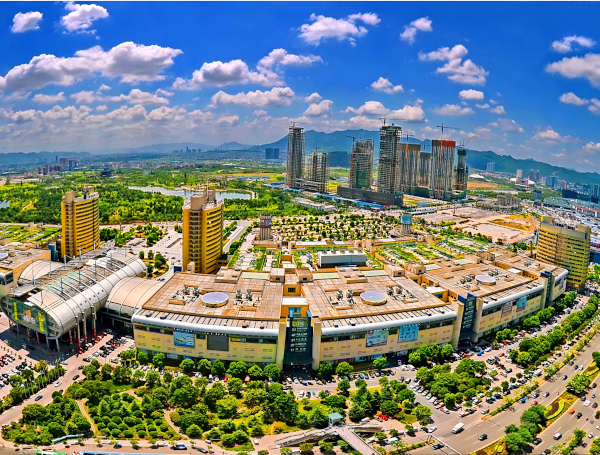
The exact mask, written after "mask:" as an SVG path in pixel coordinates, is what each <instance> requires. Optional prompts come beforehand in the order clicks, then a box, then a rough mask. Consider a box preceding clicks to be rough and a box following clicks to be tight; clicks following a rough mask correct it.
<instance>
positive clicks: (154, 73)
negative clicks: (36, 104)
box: [0, 42, 181, 91]
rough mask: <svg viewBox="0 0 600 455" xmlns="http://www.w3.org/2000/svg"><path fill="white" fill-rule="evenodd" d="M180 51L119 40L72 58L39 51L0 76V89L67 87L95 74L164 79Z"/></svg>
mask: <svg viewBox="0 0 600 455" xmlns="http://www.w3.org/2000/svg"><path fill="white" fill-rule="evenodd" d="M179 54H181V51H180V50H178V49H172V48H170V47H160V46H157V45H151V46H144V45H141V44H135V43H133V42H125V43H121V44H119V45H117V46H115V47H113V48H112V49H110V50H109V51H104V50H102V48H101V47H100V46H95V47H92V48H90V49H86V50H81V51H77V52H76V53H75V56H74V57H56V56H54V55H50V54H41V55H38V56H36V57H33V58H32V59H31V61H30V62H29V63H24V64H22V65H18V66H15V67H14V68H12V69H11V70H9V71H8V73H6V75H5V76H4V77H2V76H0V90H3V91H26V90H35V89H40V88H43V87H45V86H47V85H50V84H55V85H64V86H68V85H73V84H74V83H75V82H76V81H78V80H82V79H87V78H90V77H92V76H93V75H94V74H96V73H99V74H101V75H102V76H105V77H119V78H120V79H121V82H125V83H136V82H139V81H157V80H163V79H164V76H163V75H161V74H160V73H161V72H162V71H163V70H164V69H165V68H168V67H169V66H171V65H172V64H173V58H174V57H176V56H177V55H179Z"/></svg>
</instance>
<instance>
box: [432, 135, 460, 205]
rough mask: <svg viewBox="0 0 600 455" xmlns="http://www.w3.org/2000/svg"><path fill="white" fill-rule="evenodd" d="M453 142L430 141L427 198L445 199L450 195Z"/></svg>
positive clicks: (452, 172) (452, 176) (454, 145)
mask: <svg viewBox="0 0 600 455" xmlns="http://www.w3.org/2000/svg"><path fill="white" fill-rule="evenodd" d="M455 149H456V142H454V141H440V140H436V139H434V140H432V141H431V168H430V174H429V175H430V177H429V196H430V197H432V198H436V199H442V200H443V199H446V198H447V197H448V196H450V195H451V194H452V191H453V189H454V188H453V183H454V151H455Z"/></svg>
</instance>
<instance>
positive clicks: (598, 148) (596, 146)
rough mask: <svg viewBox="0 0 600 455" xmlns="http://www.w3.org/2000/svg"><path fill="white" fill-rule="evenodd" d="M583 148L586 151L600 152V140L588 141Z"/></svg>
mask: <svg viewBox="0 0 600 455" xmlns="http://www.w3.org/2000/svg"><path fill="white" fill-rule="evenodd" d="M583 150H585V151H586V152H600V142H596V143H594V142H588V143H587V144H585V145H584V146H583Z"/></svg>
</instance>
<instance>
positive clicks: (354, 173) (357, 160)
mask: <svg viewBox="0 0 600 455" xmlns="http://www.w3.org/2000/svg"><path fill="white" fill-rule="evenodd" d="M373 150H374V147H373V141H372V140H371V139H364V140H358V141H356V142H355V143H354V146H353V147H352V152H351V154H350V179H349V180H350V181H349V185H348V186H349V187H350V188H360V189H366V190H370V189H371V184H372V183H373Z"/></svg>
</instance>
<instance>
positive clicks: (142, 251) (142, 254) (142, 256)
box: [140, 250, 144, 260]
mask: <svg viewBox="0 0 600 455" xmlns="http://www.w3.org/2000/svg"><path fill="white" fill-rule="evenodd" d="M140 259H142V260H143V259H144V250H141V251H140Z"/></svg>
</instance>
